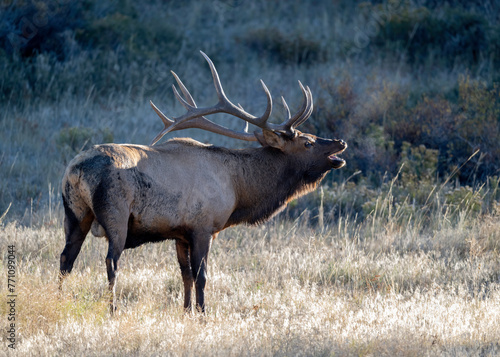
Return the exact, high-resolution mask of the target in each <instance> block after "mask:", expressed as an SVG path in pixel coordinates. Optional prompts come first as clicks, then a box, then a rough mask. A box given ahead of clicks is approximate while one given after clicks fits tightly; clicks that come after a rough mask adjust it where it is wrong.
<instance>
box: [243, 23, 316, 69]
mask: <svg viewBox="0 0 500 357" xmlns="http://www.w3.org/2000/svg"><path fill="white" fill-rule="evenodd" d="M237 41H238V42H240V43H242V44H244V45H245V46H247V47H248V48H249V49H250V50H252V51H255V52H257V53H259V55H262V54H264V55H266V56H269V57H270V58H271V59H272V60H274V61H276V62H279V63H283V64H292V63H295V64H312V63H314V62H320V61H324V60H325V59H326V51H325V50H324V49H323V48H322V47H321V44H320V43H319V42H318V41H315V40H312V39H309V38H306V37H305V36H304V35H303V34H302V33H287V34H283V33H282V32H281V31H280V30H278V29H277V28H272V27H271V28H261V29H255V30H250V31H248V32H247V33H246V34H245V35H243V36H240V37H238V38H237Z"/></svg>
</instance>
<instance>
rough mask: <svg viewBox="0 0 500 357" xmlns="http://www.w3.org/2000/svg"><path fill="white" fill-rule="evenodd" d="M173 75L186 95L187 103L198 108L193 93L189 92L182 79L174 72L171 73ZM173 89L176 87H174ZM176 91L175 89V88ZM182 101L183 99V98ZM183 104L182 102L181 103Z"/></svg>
mask: <svg viewBox="0 0 500 357" xmlns="http://www.w3.org/2000/svg"><path fill="white" fill-rule="evenodd" d="M170 72H171V73H172V75H173V76H174V78H175V80H176V82H177V84H178V85H179V88H180V89H181V92H182V94H184V97H185V98H186V102H187V103H188V104H189V105H191V106H193V107H195V108H196V103H195V101H194V99H193V97H192V95H191V93H189V91H188V90H187V88H186V86H185V85H184V83H182V81H181V79H180V78H179V76H178V75H177V74H176V73H175V72H174V71H170ZM172 87H174V86H173V85H172ZM174 90H175V87H174ZM177 99H179V97H178V96H177ZM181 99H182V98H181ZM179 101H180V100H179ZM181 103H182V101H181Z"/></svg>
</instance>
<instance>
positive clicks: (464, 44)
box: [374, 7, 489, 67]
mask: <svg viewBox="0 0 500 357" xmlns="http://www.w3.org/2000/svg"><path fill="white" fill-rule="evenodd" d="M374 44H375V45H376V46H377V47H379V48H382V49H384V50H388V51H390V52H392V53H395V54H397V55H398V56H401V55H405V56H406V58H407V60H408V62H409V63H410V64H424V63H426V62H428V61H429V60H431V61H435V62H437V63H442V64H444V65H445V66H448V67H453V66H454V65H455V64H457V62H458V63H460V64H465V65H474V64H478V62H479V61H480V59H481V58H482V57H484V56H485V55H487V54H488V52H489V25H488V23H487V21H486V20H485V19H484V17H483V16H482V15H479V14H476V13H472V12H469V11H467V10H464V9H462V8H458V9H451V8H446V7H445V8H444V9H442V10H441V11H430V10H429V9H427V8H426V7H419V8H415V9H413V8H410V7H407V8H404V9H402V11H399V12H397V13H391V14H389V15H388V16H387V20H386V21H383V23H382V25H381V27H380V31H379V32H378V34H377V35H376V36H375V38H374Z"/></svg>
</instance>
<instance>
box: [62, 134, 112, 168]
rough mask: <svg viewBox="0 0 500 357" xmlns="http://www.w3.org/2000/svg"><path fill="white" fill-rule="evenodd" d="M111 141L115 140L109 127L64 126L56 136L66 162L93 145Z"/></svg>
mask: <svg viewBox="0 0 500 357" xmlns="http://www.w3.org/2000/svg"><path fill="white" fill-rule="evenodd" d="M111 142H113V134H112V133H111V130H110V129H108V128H105V129H94V128H86V127H70V128H64V129H62V130H61V131H60V132H59V134H58V135H57V137H56V145H57V148H58V150H59V151H60V152H61V154H62V156H63V159H64V161H66V162H67V161H68V160H70V159H71V158H72V157H73V156H75V155H76V154H77V153H79V152H81V151H83V150H86V149H88V148H90V147H91V146H92V145H95V144H102V143H111Z"/></svg>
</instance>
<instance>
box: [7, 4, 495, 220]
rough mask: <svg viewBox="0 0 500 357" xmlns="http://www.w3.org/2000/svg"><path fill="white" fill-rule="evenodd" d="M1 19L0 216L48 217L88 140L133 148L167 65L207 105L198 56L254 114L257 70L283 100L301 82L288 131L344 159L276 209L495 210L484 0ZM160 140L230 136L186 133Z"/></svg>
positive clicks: (491, 22)
mask: <svg viewBox="0 0 500 357" xmlns="http://www.w3.org/2000/svg"><path fill="white" fill-rule="evenodd" d="M0 24H1V25H2V26H1V27H0V105H1V108H2V111H1V113H0V216H2V214H3V213H4V212H7V211H8V214H7V215H5V217H3V219H5V220H9V219H10V220H14V219H15V220H18V221H20V222H23V223H29V222H33V219H36V218H37V217H39V218H42V220H43V221H44V222H46V223H47V222H48V223H50V222H51V221H52V220H53V217H54V216H57V214H56V213H53V212H57V210H60V203H59V202H60V189H59V185H60V180H61V178H62V175H63V173H64V168H65V166H66V165H67V163H68V162H69V160H71V158H72V157H73V156H74V155H76V154H77V153H78V152H80V151H81V150H84V149H86V148H88V147H89V146H90V145H93V144H97V143H103V142H131V143H137V144H148V143H149V142H150V140H151V139H152V138H153V137H154V136H155V135H156V133H157V132H159V130H160V129H161V128H162V124H161V122H160V120H159V119H158V118H157V117H156V114H154V112H153V111H152V110H151V109H150V108H149V104H148V101H149V100H150V99H151V100H153V101H154V102H155V103H157V105H158V106H159V107H160V108H161V109H162V110H163V111H164V112H165V113H166V114H167V115H173V116H175V115H178V114H180V113H181V112H182V108H180V106H179V105H177V104H176V103H175V100H174V97H173V95H172V93H171V90H170V86H171V84H172V83H173V79H172V77H171V75H170V70H175V71H176V72H177V73H178V74H179V75H180V77H181V78H182V79H183V81H184V83H185V84H186V85H187V87H188V88H189V89H190V90H191V91H192V93H193V95H194V97H195V99H196V100H197V102H198V103H199V104H200V105H209V104H212V103H213V102H214V100H215V93H214V90H213V87H212V84H211V77H210V72H209V70H208V68H207V66H206V64H205V63H204V61H203V59H202V57H201V56H200V55H199V53H198V51H199V50H203V51H204V52H205V53H207V54H208V55H209V56H210V57H211V58H212V60H213V61H214V62H215V64H216V66H217V68H218V70H219V73H220V75H221V79H222V82H223V85H224V87H225V88H226V92H227V93H228V96H229V97H230V98H231V99H232V100H233V101H236V102H240V103H242V105H243V106H244V107H245V109H247V110H248V111H250V112H253V113H256V114H257V113H259V112H261V111H262V110H263V108H264V107H265V96H264V94H263V93H262V92H261V89H260V85H259V84H258V79H260V78H262V79H263V80H264V81H265V82H266V84H268V86H269V88H270V90H271V93H272V94H273V96H274V97H275V98H276V99H277V98H279V96H280V95H283V96H285V97H286V98H287V101H288V102H289V103H291V107H292V109H294V108H297V107H298V106H299V105H300V101H301V93H300V90H299V87H298V85H297V82H296V81H297V80H301V81H302V82H303V83H305V84H308V85H309V86H310V87H311V89H312V91H313V95H314V99H315V110H314V113H313V115H312V117H311V118H310V119H309V120H308V122H306V123H305V124H304V125H303V128H302V129H303V130H304V131H309V132H311V133H314V134H317V135H320V136H323V137H338V138H342V139H344V140H346V141H347V142H348V144H349V149H348V150H347V151H346V152H345V154H344V155H343V156H344V158H345V159H346V160H347V163H348V164H347V167H346V168H344V169H342V170H339V171H335V172H334V173H333V174H332V175H329V177H328V179H327V181H326V182H325V184H326V185H325V187H324V190H320V191H318V192H316V193H315V194H312V195H310V196H309V197H308V198H306V199H304V200H301V201H299V202H294V203H293V204H292V205H291V206H290V208H289V209H288V211H287V213H288V214H289V215H291V216H294V217H296V216H299V215H301V214H303V213H304V212H312V214H310V215H309V214H308V217H309V218H310V219H311V220H312V221H313V222H314V221H315V219H317V218H318V217H319V216H321V220H323V217H327V218H329V219H332V220H334V219H338V218H339V217H341V216H342V215H350V216H352V217H356V219H360V220H361V219H365V218H366V217H370V216H373V215H374V214H387V215H392V216H394V214H397V215H398V219H401V220H403V221H404V220H405V219H409V217H415V215H416V213H417V212H426V210H427V211H429V212H430V211H432V212H437V211H446V212H448V213H449V212H451V211H453V209H454V207H457V206H461V207H462V208H463V207H464V205H465V207H466V209H468V210H469V211H470V212H476V213H477V214H481V213H484V212H485V211H493V210H496V209H499V205H498V200H499V199H500V192H499V190H498V185H499V179H498V177H499V175H500V172H499V171H500V164H499V163H500V128H499V125H500V88H499V86H498V83H499V82H500V6H499V5H498V4H497V2H496V1H494V0H475V1H464V0H450V1H446V2H441V1H434V0H414V1H406V0H392V1H372V2H356V1H348V0H330V1H326V0H315V1H308V2H303V1H268V0H267V1H265V0H262V1H243V0H227V1H226V0H214V1H205V2H201V1H187V0H183V1H149V2H147V3H144V2H142V3H141V2H134V1H130V0H116V1H97V0H84V1H73V0H40V1H34V0H33V1H31V0H26V1H22V0H19V1H15V0H3V1H0ZM276 103H278V101H276ZM281 109H282V108H280V105H279V104H276V109H275V111H274V112H275V113H274V114H273V116H274V119H273V120H275V121H279V120H280V115H282V110H281ZM219 120H220V121H222V122H223V123H224V124H225V125H229V126H234V127H241V124H240V123H234V120H231V119H230V118H229V119H228V118H225V117H220V118H219ZM177 135H186V136H192V137H194V138H196V139H198V140H201V141H204V142H210V143H213V144H216V145H226V146H231V147H242V146H243V145H246V144H244V143H239V142H235V141H232V140H231V139H226V138H220V137H217V136H215V135H211V134H208V133H203V132H199V131H196V130H190V131H186V133H177ZM381 197H382V199H381ZM431 208H432V209H431ZM47 212H48V214H47ZM393 218H394V217H393ZM1 220H2V218H0V221H1ZM422 224H425V222H423V223H422Z"/></svg>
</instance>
